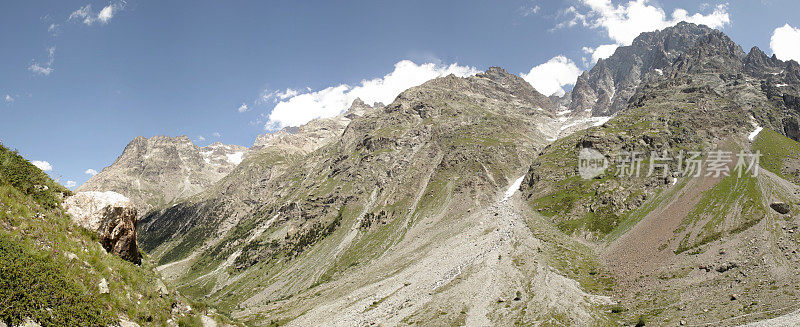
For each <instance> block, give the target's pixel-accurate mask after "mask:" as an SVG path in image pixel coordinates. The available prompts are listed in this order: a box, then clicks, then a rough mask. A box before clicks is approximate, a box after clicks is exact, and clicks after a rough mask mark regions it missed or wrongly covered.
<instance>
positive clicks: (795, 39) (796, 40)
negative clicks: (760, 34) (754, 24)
mask: <svg viewBox="0 0 800 327" xmlns="http://www.w3.org/2000/svg"><path fill="white" fill-rule="evenodd" d="M769 47H770V48H771V49H772V52H773V53H774V54H775V56H776V57H778V59H780V60H794V61H798V62H800V28H796V27H792V26H790V25H789V24H786V25H783V27H778V28H776V29H775V30H774V31H773V32H772V37H771V38H770V40H769Z"/></svg>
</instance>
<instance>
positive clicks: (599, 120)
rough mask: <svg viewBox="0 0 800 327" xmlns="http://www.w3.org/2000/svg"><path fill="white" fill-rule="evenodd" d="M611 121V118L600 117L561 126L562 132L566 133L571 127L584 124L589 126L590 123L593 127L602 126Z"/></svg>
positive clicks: (583, 119)
mask: <svg viewBox="0 0 800 327" xmlns="http://www.w3.org/2000/svg"><path fill="white" fill-rule="evenodd" d="M609 119H611V116H600V117H589V118H582V119H577V120H575V121H573V122H571V123H569V124H566V125H564V126H561V131H564V130H566V129H568V128H571V127H575V126H579V125H583V124H589V123H591V124H592V126H600V125H603V124H605V123H606V122H607V121H608V120H609Z"/></svg>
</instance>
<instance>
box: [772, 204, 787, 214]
mask: <svg viewBox="0 0 800 327" xmlns="http://www.w3.org/2000/svg"><path fill="white" fill-rule="evenodd" d="M769 207H770V208H772V210H775V211H777V212H778V213H780V214H782V215H785V214H787V213H789V211H790V210H791V208H789V205H788V204H786V203H785V202H773V203H772V204H770V205H769Z"/></svg>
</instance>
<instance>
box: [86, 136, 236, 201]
mask: <svg viewBox="0 0 800 327" xmlns="http://www.w3.org/2000/svg"><path fill="white" fill-rule="evenodd" d="M246 153H247V148H245V147H242V146H238V145H227V144H222V143H219V142H217V143H214V144H211V145H209V146H205V147H198V146H196V145H194V144H193V143H192V141H191V140H189V138H188V137H186V136H179V137H168V136H155V137H151V138H144V137H141V136H140V137H137V138H135V139H133V140H132V141H131V142H130V143H129V144H128V145H127V146H126V147H125V150H124V151H123V152H122V155H120V156H119V158H117V160H115V161H114V163H113V164H111V166H108V167H106V168H104V169H103V170H102V171H101V172H100V173H99V174H97V175H95V176H93V177H92V178H91V179H89V180H88V181H87V182H86V183H84V184H83V185H81V186H79V187H78V188H77V189H76V191H78V192H85V191H98V192H105V191H113V192H117V193H120V194H122V195H124V196H126V197H128V198H130V199H131V201H133V204H134V206H136V208H137V209H138V210H139V213H140V214H144V213H147V212H148V211H150V210H152V209H153V208H157V207H160V206H163V205H165V204H167V203H170V202H172V201H174V200H176V199H179V198H182V197H188V196H191V195H194V194H197V193H199V192H200V191H202V190H203V189H205V188H206V187H208V186H211V185H213V184H214V183H215V182H217V181H218V180H220V179H221V178H222V177H224V176H225V175H227V174H228V173H230V172H231V171H232V170H233V168H234V167H236V165H238V164H239V163H240V162H241V161H242V160H243V158H244V156H245V155H246Z"/></svg>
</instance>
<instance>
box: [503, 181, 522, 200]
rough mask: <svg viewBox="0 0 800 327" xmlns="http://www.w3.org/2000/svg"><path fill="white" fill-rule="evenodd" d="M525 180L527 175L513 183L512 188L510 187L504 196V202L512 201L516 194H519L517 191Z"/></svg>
mask: <svg viewBox="0 0 800 327" xmlns="http://www.w3.org/2000/svg"><path fill="white" fill-rule="evenodd" d="M523 179H525V175H522V177H520V178H518V179H517V180H516V181H514V183H511V186H509V187H508V190H506V194H505V195H504V196H503V201H505V200H508V199H510V198H511V196H512V195H514V193H517V190H518V189H519V187H520V186H521V185H522V180H523Z"/></svg>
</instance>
